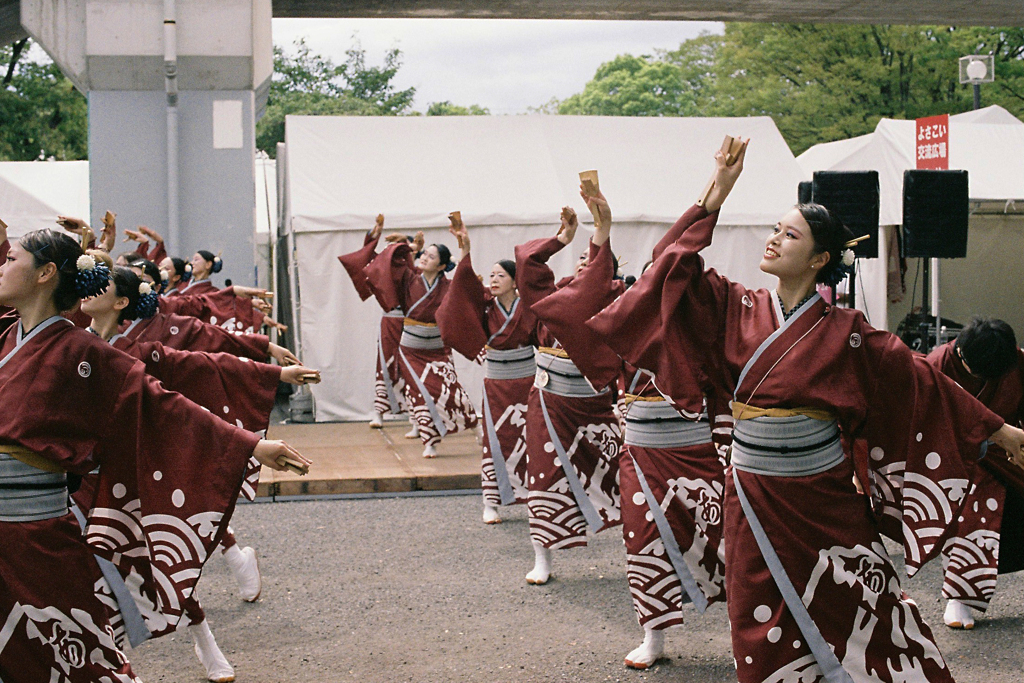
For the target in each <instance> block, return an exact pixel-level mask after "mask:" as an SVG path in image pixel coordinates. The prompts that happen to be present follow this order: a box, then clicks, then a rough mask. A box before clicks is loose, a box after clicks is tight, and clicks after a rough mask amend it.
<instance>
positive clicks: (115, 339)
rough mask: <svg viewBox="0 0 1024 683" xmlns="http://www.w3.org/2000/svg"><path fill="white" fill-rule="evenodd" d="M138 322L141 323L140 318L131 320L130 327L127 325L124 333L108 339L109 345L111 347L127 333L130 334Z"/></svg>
mask: <svg viewBox="0 0 1024 683" xmlns="http://www.w3.org/2000/svg"><path fill="white" fill-rule="evenodd" d="M140 322H142V318H136V319H135V320H133V321H132V324H131V325H129V326H128V327H126V328H124V332H120V333H118V334H115V335H114V336H113V337H111V338H110V345H111V346H113V345H114V342H116V341H117V340H118V339H120V338H121V337H124V336H126V335H127V334H128V333H129V332H131V331H132V330H133V329H135V326H136V325H138V324H139V323H140Z"/></svg>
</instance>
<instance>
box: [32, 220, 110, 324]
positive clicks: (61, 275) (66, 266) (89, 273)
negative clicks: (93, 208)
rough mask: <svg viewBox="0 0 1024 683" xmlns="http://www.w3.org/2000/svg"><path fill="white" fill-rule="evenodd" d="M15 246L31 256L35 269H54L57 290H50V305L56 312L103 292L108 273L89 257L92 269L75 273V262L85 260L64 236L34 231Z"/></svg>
mask: <svg viewBox="0 0 1024 683" xmlns="http://www.w3.org/2000/svg"><path fill="white" fill-rule="evenodd" d="M18 244H20V245H21V248H22V249H24V250H25V251H27V252H29V253H30V254H32V259H33V262H34V263H35V267H36V268H42V267H43V266H45V265H46V264H47V263H52V264H53V265H54V266H56V267H57V288H56V289H55V290H53V303H54V305H55V306H56V307H57V310H58V311H68V310H71V309H72V308H74V307H75V304H77V303H78V301H79V299H82V298H84V297H88V296H95V295H97V294H101V293H103V292H105V291H106V289H107V286H108V281H109V277H110V271H109V270H108V269H107V267H106V266H105V265H103V264H100V263H96V261H95V260H93V258H92V257H91V256H89V257H88V258H89V259H90V261H92V267H91V268H86V269H83V270H79V268H78V259H79V258H81V257H82V256H85V252H84V251H82V247H81V246H79V244H78V242H76V241H75V240H73V239H72V238H70V237H68V236H67V235H65V234H63V233H60V232H54V231H53V230H45V229H44V230H35V231H33V232H30V233H28V234H26V235H24V236H23V237H22V238H21V239H20V240H18Z"/></svg>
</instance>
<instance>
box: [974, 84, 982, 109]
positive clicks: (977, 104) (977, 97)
mask: <svg viewBox="0 0 1024 683" xmlns="http://www.w3.org/2000/svg"><path fill="white" fill-rule="evenodd" d="M974 108H975V109H981V84H980V83H975V84H974Z"/></svg>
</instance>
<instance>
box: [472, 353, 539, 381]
mask: <svg viewBox="0 0 1024 683" xmlns="http://www.w3.org/2000/svg"><path fill="white" fill-rule="evenodd" d="M536 372H537V361H536V359H535V358H534V353H533V347H532V346H520V347H519V348H518V349H492V348H491V347H489V346H488V347H487V361H486V362H485V363H484V377H486V378H487V379H523V378H524V377H533V375H534V374H535V373H536Z"/></svg>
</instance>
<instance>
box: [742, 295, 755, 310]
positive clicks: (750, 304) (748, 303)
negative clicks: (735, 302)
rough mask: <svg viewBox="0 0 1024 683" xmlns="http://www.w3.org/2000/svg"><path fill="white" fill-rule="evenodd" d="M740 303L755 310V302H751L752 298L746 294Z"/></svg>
mask: <svg viewBox="0 0 1024 683" xmlns="http://www.w3.org/2000/svg"><path fill="white" fill-rule="evenodd" d="M740 303H742V304H743V305H744V306H746V307H747V308H753V307H754V302H753V301H751V300H750V297H749V296H747V295H746V294H744V295H743V298H742V299H740Z"/></svg>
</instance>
